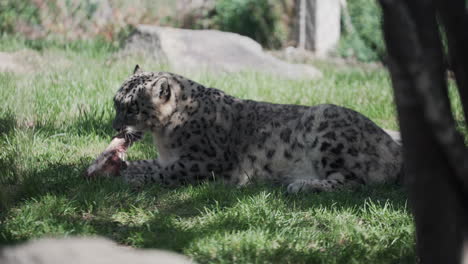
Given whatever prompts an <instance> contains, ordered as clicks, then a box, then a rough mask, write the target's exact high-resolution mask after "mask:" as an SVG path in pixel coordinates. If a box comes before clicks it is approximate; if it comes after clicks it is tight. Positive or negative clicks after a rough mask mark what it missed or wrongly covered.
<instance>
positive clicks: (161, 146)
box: [113, 68, 401, 193]
mask: <svg viewBox="0 0 468 264" xmlns="http://www.w3.org/2000/svg"><path fill="white" fill-rule="evenodd" d="M114 102H115V109H116V117H115V120H114V123H113V126H114V128H115V129H116V130H118V131H120V132H122V131H123V132H124V133H125V134H126V135H127V137H128V138H131V139H132V141H136V140H138V139H140V138H141V135H142V133H143V132H145V131H150V132H151V133H152V134H153V137H154V140H155V144H156V146H157V149H158V152H159V157H158V158H157V159H154V160H140V161H130V162H128V161H126V162H125V163H126V164H125V165H126V166H123V167H124V168H125V169H123V170H122V171H121V175H122V176H123V177H124V179H125V180H126V181H128V182H131V183H135V184H143V183H150V182H153V183H158V184H163V185H169V186H177V185H181V184H195V183H200V182H202V181H210V180H217V181H222V182H225V183H230V184H237V185H243V184H247V183H249V182H260V181H263V182H269V183H278V184H282V185H285V186H287V190H288V192H290V193H296V192H299V191H331V190H334V189H340V188H343V187H352V186H358V185H362V184H381V183H389V182H390V183H391V182H395V181H396V180H397V178H398V175H399V173H400V171H401V148H400V145H399V144H397V143H395V141H393V140H392V138H391V137H390V136H389V135H388V134H387V133H385V132H384V131H383V130H382V129H381V128H380V127H378V126H377V125H376V124H375V123H373V122H372V121H371V120H369V119H368V118H366V117H365V116H363V115H362V114H360V113H358V112H355V111H353V110H351V109H348V108H344V107H340V106H336V105H331V104H324V105H317V106H312V107H309V106H300V105H281V104H271V103H265V102H256V101H252V100H242V99H238V98H235V97H233V96H230V95H227V94H226V93H224V92H223V91H221V90H218V89H215V88H206V87H204V86H203V85H201V84H199V83H196V82H194V81H192V80H189V79H187V78H184V77H182V76H179V75H176V74H172V73H166V72H143V71H141V70H140V69H138V68H137V69H136V71H135V73H134V74H133V75H132V76H131V77H130V78H129V79H128V80H126V81H125V82H124V84H123V85H122V87H121V88H120V89H119V90H118V92H117V94H116V95H115V98H114Z"/></svg>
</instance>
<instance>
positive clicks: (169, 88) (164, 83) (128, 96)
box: [112, 65, 183, 136]
mask: <svg viewBox="0 0 468 264" xmlns="http://www.w3.org/2000/svg"><path fill="white" fill-rule="evenodd" d="M174 76H175V75H173V74H171V73H165V72H145V71H143V70H142V69H141V68H140V67H139V66H138V65H137V66H136V67H135V70H134V72H133V74H132V76H130V77H129V78H128V79H127V80H126V81H125V82H124V83H123V84H122V86H121V87H120V88H119V90H118V91H117V93H116V95H115V97H114V106H115V111H116V115H115V119H114V121H113V123H112V126H113V128H114V129H115V130H117V131H119V132H123V133H124V134H126V135H129V136H132V135H137V134H142V133H143V132H144V131H145V130H157V129H161V128H162V127H164V125H165V124H166V123H167V122H169V118H170V116H171V115H172V114H173V113H174V112H175V111H176V109H177V102H178V98H179V97H180V96H181V93H182V92H183V89H181V87H180V86H181V83H180V82H179V81H177V80H176V79H175V77H174Z"/></svg>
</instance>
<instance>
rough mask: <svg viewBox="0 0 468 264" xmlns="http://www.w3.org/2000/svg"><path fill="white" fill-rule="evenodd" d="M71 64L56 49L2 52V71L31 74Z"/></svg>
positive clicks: (0, 62) (0, 53)
mask: <svg viewBox="0 0 468 264" xmlns="http://www.w3.org/2000/svg"><path fill="white" fill-rule="evenodd" d="M71 65H72V64H71V63H70V61H69V60H68V59H67V58H66V57H65V56H64V55H63V54H60V53H57V52H54V51H46V52H44V53H39V52H37V51H34V50H30V49H24V50H20V51H15V52H0V72H11V73H15V74H31V73H39V72H43V71H45V70H50V69H65V68H67V67H70V66H71Z"/></svg>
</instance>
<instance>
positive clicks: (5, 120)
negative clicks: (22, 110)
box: [0, 111, 16, 136]
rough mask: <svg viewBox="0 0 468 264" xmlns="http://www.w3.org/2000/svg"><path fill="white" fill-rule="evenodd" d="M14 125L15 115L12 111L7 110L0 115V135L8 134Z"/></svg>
mask: <svg viewBox="0 0 468 264" xmlns="http://www.w3.org/2000/svg"><path fill="white" fill-rule="evenodd" d="M15 127H16V117H15V115H14V113H13V112H12V111H7V112H5V113H3V114H2V115H1V116H0V136H1V135H3V134H10V132H12V131H13V130H14V129H15Z"/></svg>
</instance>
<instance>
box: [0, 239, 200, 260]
mask: <svg viewBox="0 0 468 264" xmlns="http://www.w3.org/2000/svg"><path fill="white" fill-rule="evenodd" d="M0 263H2V264H65V263H66V264H128V263H132V264H157V263H164V264H166V263H167V264H186V263H194V262H192V261H190V259H189V258H187V257H184V256H182V255H179V254H175V253H170V252H167V251H162V250H137V249H133V248H129V247H123V246H118V245H117V244H115V243H113V242H112V241H110V240H108V239H104V238H99V237H93V238H79V237H75V238H44V239H39V240H35V241H30V242H26V243H24V244H21V245H19V246H11V247H5V248H3V249H2V250H1V251H0Z"/></svg>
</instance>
